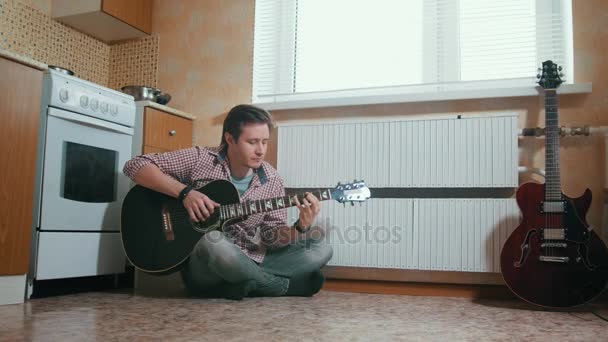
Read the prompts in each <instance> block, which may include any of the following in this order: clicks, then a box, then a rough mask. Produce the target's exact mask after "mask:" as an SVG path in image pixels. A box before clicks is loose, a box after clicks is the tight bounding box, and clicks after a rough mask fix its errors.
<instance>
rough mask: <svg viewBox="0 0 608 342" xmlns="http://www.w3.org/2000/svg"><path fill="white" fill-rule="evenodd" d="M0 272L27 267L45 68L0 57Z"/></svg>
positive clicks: (10, 272) (21, 270) (19, 271)
mask: <svg viewBox="0 0 608 342" xmlns="http://www.w3.org/2000/svg"><path fill="white" fill-rule="evenodd" d="M0 75H2V77H0V94H2V100H0V122H1V123H2V124H0V155H1V156H2V163H0V179H1V180H2V183H1V188H0V275H19V274H26V273H27V272H28V269H29V256H30V242H31V238H32V216H33V209H34V179H35V175H36V150H37V144H38V129H39V125H40V101H41V97H42V71H40V70H35V69H32V68H30V67H27V66H24V65H22V64H19V63H15V62H13V61H9V60H7V59H4V58H0Z"/></svg>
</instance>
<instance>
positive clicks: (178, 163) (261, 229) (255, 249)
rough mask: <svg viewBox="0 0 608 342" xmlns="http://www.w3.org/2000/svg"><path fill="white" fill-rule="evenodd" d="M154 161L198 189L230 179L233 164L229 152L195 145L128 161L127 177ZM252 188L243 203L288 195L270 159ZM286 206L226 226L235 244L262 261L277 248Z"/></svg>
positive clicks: (252, 183)
mask: <svg viewBox="0 0 608 342" xmlns="http://www.w3.org/2000/svg"><path fill="white" fill-rule="evenodd" d="M150 163H152V164H154V165H156V166H158V168H159V169H160V170H161V171H163V172H164V173H165V174H167V175H169V176H171V177H173V178H175V179H176V180H178V181H179V182H181V183H183V184H193V185H194V187H195V188H196V189H198V188H201V187H203V186H204V185H205V184H207V183H209V182H211V181H213V180H218V179H224V180H228V181H230V167H229V166H228V160H227V158H226V155H225V154H224V153H222V152H220V148H219V147H216V148H208V147H202V146H195V147H191V148H187V149H183V150H178V151H172V152H166V153H151V154H146V155H141V156H137V157H135V158H133V159H131V160H129V161H128V162H127V163H126V164H125V166H124V169H123V172H124V173H125V175H127V177H129V178H131V179H133V177H134V176H135V174H136V173H137V172H138V171H139V169H141V167H142V166H144V165H146V164H150ZM254 171H255V172H254V175H253V179H252V180H251V184H250V185H249V189H247V191H246V192H245V193H243V196H242V197H241V202H243V201H246V200H254V199H256V200H258V199H266V198H273V197H279V196H285V188H284V186H283V179H282V178H281V176H279V174H278V173H277V171H276V170H275V169H274V168H273V167H272V166H271V165H270V164H268V163H267V162H263V163H262V166H261V167H260V168H258V169H257V170H254ZM286 221H287V209H279V210H275V211H270V212H267V213H260V214H252V215H249V216H248V217H247V219H246V220H245V221H242V222H239V223H236V224H233V225H230V226H227V227H224V230H225V231H226V233H228V235H229V236H232V237H233V238H234V243H235V244H236V245H237V246H238V247H239V248H240V249H241V250H242V251H243V252H244V253H245V254H246V255H247V256H248V257H249V258H250V259H252V260H253V261H255V262H257V263H261V262H262V261H263V260H264V256H265V255H266V250H267V249H271V248H273V247H276V243H277V240H276V239H274V238H273V237H274V236H275V232H276V230H277V228H279V227H281V226H285V225H286Z"/></svg>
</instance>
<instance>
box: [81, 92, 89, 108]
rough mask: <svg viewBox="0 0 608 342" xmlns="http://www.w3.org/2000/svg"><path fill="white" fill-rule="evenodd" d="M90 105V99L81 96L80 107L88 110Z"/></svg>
mask: <svg viewBox="0 0 608 342" xmlns="http://www.w3.org/2000/svg"><path fill="white" fill-rule="evenodd" d="M88 105H89V97H88V96H86V95H82V96H80V107H82V108H87V106H88Z"/></svg>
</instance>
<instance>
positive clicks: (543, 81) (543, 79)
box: [536, 60, 564, 89]
mask: <svg viewBox="0 0 608 342" xmlns="http://www.w3.org/2000/svg"><path fill="white" fill-rule="evenodd" d="M538 71H539V73H538V75H536V78H538V84H539V85H540V86H541V87H543V88H544V89H557V87H559V85H560V84H562V83H563V82H564V81H563V80H562V79H561V78H562V77H564V74H563V73H562V72H561V71H562V67H561V66H558V65H557V64H555V63H553V61H552V60H546V61H544V62H543V65H542V68H538Z"/></svg>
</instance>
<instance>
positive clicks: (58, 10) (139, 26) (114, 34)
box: [51, 0, 153, 42]
mask: <svg viewBox="0 0 608 342" xmlns="http://www.w3.org/2000/svg"><path fill="white" fill-rule="evenodd" d="M152 3H153V1H152V0H128V1H124V0H83V1H81V0H53V2H52V9H51V16H52V17H53V19H56V20H58V21H61V22H62V23H64V24H66V25H68V26H70V27H73V28H75V29H76V30H78V31H81V32H84V33H86V34H89V35H91V36H93V37H96V38H98V39H101V40H103V41H105V42H112V41H119V40H125V39H133V38H139V37H144V36H146V35H149V34H150V33H151V32H152Z"/></svg>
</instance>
